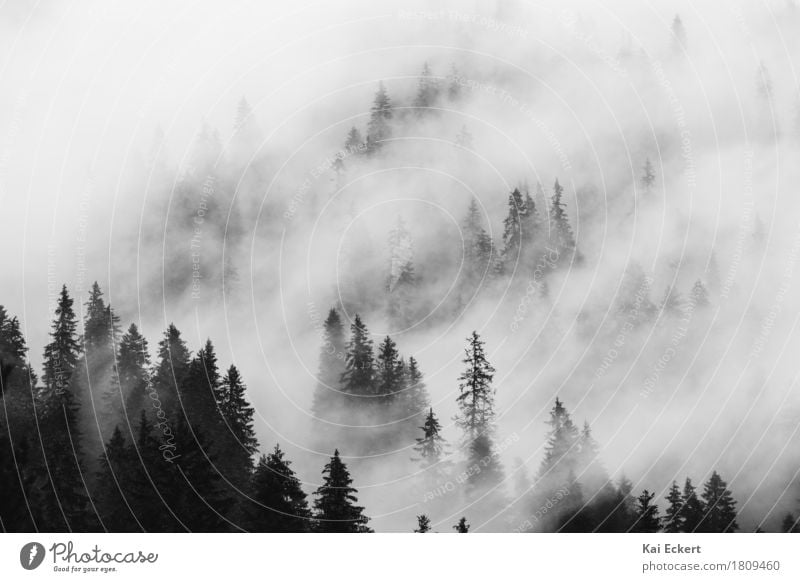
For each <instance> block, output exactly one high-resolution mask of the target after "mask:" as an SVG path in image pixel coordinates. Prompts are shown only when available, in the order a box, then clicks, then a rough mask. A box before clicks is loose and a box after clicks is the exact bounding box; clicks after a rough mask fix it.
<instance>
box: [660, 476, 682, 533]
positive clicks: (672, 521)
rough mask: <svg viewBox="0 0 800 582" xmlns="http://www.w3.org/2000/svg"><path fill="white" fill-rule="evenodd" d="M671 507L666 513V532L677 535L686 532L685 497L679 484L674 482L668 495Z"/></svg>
mask: <svg viewBox="0 0 800 582" xmlns="http://www.w3.org/2000/svg"><path fill="white" fill-rule="evenodd" d="M667 501H668V502H669V507H667V510H666V511H665V512H664V531H665V532H667V533H677V532H681V531H684V529H685V528H684V523H685V521H686V520H685V518H684V516H683V495H681V489H680V487H678V484H677V483H676V482H675V481H673V482H672V486H671V487H670V488H669V493H668V494H667Z"/></svg>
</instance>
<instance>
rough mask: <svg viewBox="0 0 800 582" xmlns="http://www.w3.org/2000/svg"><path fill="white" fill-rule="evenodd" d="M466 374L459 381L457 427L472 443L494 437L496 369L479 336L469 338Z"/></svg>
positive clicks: (474, 335) (466, 354)
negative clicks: (488, 357)
mask: <svg viewBox="0 0 800 582" xmlns="http://www.w3.org/2000/svg"><path fill="white" fill-rule="evenodd" d="M462 362H463V363H464V364H465V365H466V370H464V372H462V373H461V375H460V376H459V377H458V388H459V392H460V393H459V395H458V397H457V398H456V402H457V404H458V408H459V414H458V415H457V416H456V419H455V420H456V425H457V426H458V427H459V428H461V429H462V430H463V431H464V436H465V439H466V440H467V441H468V442H471V441H473V440H474V439H475V437H477V436H478V435H480V434H483V433H491V432H492V430H493V422H494V393H495V390H494V388H492V379H493V378H494V372H495V369H494V367H492V365H491V364H490V363H489V361H488V360H487V359H486V354H485V351H484V342H483V341H481V338H480V336H479V335H478V332H476V331H473V332H472V335H471V336H470V337H469V338H467V348H466V350H465V358H464V359H463V360H462Z"/></svg>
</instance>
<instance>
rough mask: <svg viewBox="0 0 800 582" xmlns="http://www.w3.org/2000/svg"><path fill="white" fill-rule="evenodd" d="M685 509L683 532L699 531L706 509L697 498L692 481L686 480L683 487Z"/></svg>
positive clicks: (682, 512)
mask: <svg viewBox="0 0 800 582" xmlns="http://www.w3.org/2000/svg"><path fill="white" fill-rule="evenodd" d="M682 497H683V508H682V509H681V517H682V518H683V523H682V529H681V531H682V532H685V533H691V532H695V531H699V527H700V524H701V522H702V521H703V517H704V515H705V511H706V510H705V507H704V506H703V502H702V501H701V500H700V499H699V498H698V497H697V492H696V491H695V487H694V485H692V480H691V479H689V478H688V477H687V478H686V483H685V484H684V486H683V496H682Z"/></svg>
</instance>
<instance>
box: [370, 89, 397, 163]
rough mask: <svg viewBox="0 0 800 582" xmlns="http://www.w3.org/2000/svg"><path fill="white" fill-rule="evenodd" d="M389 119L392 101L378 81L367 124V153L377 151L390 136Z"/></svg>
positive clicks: (390, 117)
mask: <svg viewBox="0 0 800 582" xmlns="http://www.w3.org/2000/svg"><path fill="white" fill-rule="evenodd" d="M391 119H392V103H391V101H390V99H389V95H388V94H387V93H386V87H385V86H384V84H383V82H380V83H378V92H377V93H375V99H374V101H373V104H372V109H371V111H370V118H369V123H368V124H367V153H369V154H374V153H377V152H378V151H380V149H381V148H382V147H383V146H384V142H385V140H387V139H389V138H391V136H392V128H391V125H390V123H391Z"/></svg>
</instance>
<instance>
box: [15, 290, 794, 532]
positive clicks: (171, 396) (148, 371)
mask: <svg viewBox="0 0 800 582" xmlns="http://www.w3.org/2000/svg"><path fill="white" fill-rule="evenodd" d="M81 323H82V328H81ZM79 329H82V333H79ZM50 335H51V338H52V342H51V343H49V344H48V345H47V346H46V347H45V349H44V369H43V373H42V377H41V381H39V379H38V378H37V375H36V374H35V373H34V371H33V370H32V369H31V368H30V366H29V364H28V362H27V358H26V352H27V346H26V345H25V340H24V338H23V336H22V334H21V333H20V328H19V321H18V319H17V318H15V317H10V316H9V315H8V314H7V313H6V312H5V310H4V309H1V308H0V342H1V343H0V346H1V349H2V351H1V352H0V354H2V374H3V376H2V379H3V384H2V387H3V402H4V411H5V414H4V422H3V435H2V437H3V438H2V441H1V442H2V449H0V450H2V452H3V459H2V464H1V465H0V467H1V468H2V476H1V480H0V483H2V492H3V494H2V505H0V510H1V511H0V519H1V520H2V526H3V529H4V531H9V532H21V531H54V532H60V531H110V532H132V531H161V532H175V531H242V530H244V531H262V532H370V531H372V530H371V529H370V528H369V525H368V523H369V517H368V513H365V511H366V510H365V508H364V507H361V506H359V505H358V504H357V502H358V499H357V497H356V494H357V489H356V488H355V487H353V479H352V477H351V475H350V472H349V471H348V468H347V466H346V464H345V462H344V461H343V460H342V458H341V457H340V454H339V451H338V449H337V450H334V451H333V456H332V457H331V458H330V462H329V463H327V464H326V465H325V466H324V468H323V469H322V476H323V482H324V484H323V485H321V486H320V487H319V488H318V489H317V490H316V491H314V492H313V502H312V503H309V499H308V495H307V493H306V492H305V491H304V490H303V488H302V486H301V483H300V482H299V481H298V479H297V477H296V476H295V474H294V472H293V471H292V469H291V461H289V460H288V459H286V458H285V455H284V452H283V451H282V450H281V448H280V444H277V445H275V448H274V449H272V450H271V451H270V452H269V454H259V443H258V440H257V439H256V436H255V434H254V431H253V426H252V424H253V408H252V407H251V406H250V404H249V402H248V400H247V394H246V387H245V383H244V380H243V378H242V376H241V374H240V372H239V370H238V369H237V368H236V366H234V365H231V366H229V367H228V368H227V370H225V371H224V372H222V371H221V370H220V367H219V364H218V361H217V357H216V354H215V351H214V344H213V343H212V342H211V340H208V341H207V342H206V344H205V345H204V346H202V347H201V348H200V349H199V350H198V351H197V353H196V354H194V355H192V353H191V352H190V351H189V349H188V348H187V346H186V344H185V342H184V341H183V339H182V338H181V333H180V331H179V330H178V329H177V328H176V327H175V326H170V327H169V328H168V329H167V330H166V331H165V332H164V335H163V337H162V339H161V340H160V341H159V342H158V356H157V360H156V361H155V362H154V363H153V364H151V362H150V356H149V351H148V343H147V340H146V339H145V338H144V337H142V335H141V334H140V333H139V331H138V329H137V327H136V325H135V324H131V325H130V326H129V327H128V329H127V331H126V332H125V333H121V331H120V328H119V320H118V318H117V316H116V315H115V314H114V311H113V309H112V308H111V306H110V305H107V304H106V303H105V302H104V300H103V294H102V292H101V290H100V288H99V286H98V285H97V284H96V283H95V285H94V286H93V287H92V291H91V294H90V296H89V298H88V300H87V302H86V319H85V321H83V322H79V321H78V319H77V317H76V315H75V311H74V308H73V299H72V298H71V297H70V295H69V293H68V291H67V288H66V286H64V287H63V289H62V291H61V295H60V297H59V301H58V306H57V308H56V313H55V319H54V321H53V324H52V329H51V332H50ZM463 364H464V371H463V373H462V374H461V375H460V376H459V378H458V379H457V381H458V386H459V396H458V408H459V410H460V414H459V416H458V418H457V419H456V423H457V425H458V426H459V427H460V428H461V429H462V431H463V442H462V443H460V444H459V446H458V449H459V450H461V451H464V455H463V458H460V457H459V456H454V455H453V454H452V453H450V452H449V450H448V449H449V446H448V443H447V442H446V441H445V440H444V438H443V437H442V435H441V434H440V430H441V425H440V423H439V420H438V418H437V416H436V413H435V412H434V410H433V408H431V407H429V403H428V397H427V393H426V390H425V383H424V380H423V376H422V372H421V371H420V369H419V365H418V363H417V362H416V360H415V359H414V358H413V357H412V358H409V360H408V363H407V364H406V362H405V360H404V359H403V358H402V356H400V354H399V353H398V351H397V348H396V345H395V343H394V342H393V341H392V339H391V338H390V337H386V338H385V339H384V340H383V341H382V342H381V343H380V345H379V346H378V348H377V350H375V349H374V347H373V343H372V340H371V339H370V334H369V332H368V330H367V328H366V325H365V324H364V323H363V322H362V321H361V319H360V318H359V317H358V316H356V318H355V320H354V321H353V323H352V324H351V325H350V334H349V337H346V334H345V330H344V326H343V323H342V320H341V318H340V316H339V314H338V312H337V310H336V309H331V310H330V313H329V315H328V317H327V319H326V320H325V341H324V345H323V347H322V357H321V361H320V386H319V387H318V389H317V392H316V398H315V401H314V407H315V409H317V410H319V415H320V417H329V418H328V419H327V420H330V418H333V417H335V419H336V423H338V424H340V425H343V426H346V425H347V424H348V423H350V422H355V418H356V417H362V418H363V416H364V415H367V416H368V417H369V418H370V419H371V421H372V422H374V423H375V425H376V426H377V427H379V428H377V429H375V430H374V431H373V432H372V434H370V436H369V438H367V439H364V440H363V441H362V442H360V443H358V442H356V443H350V444H349V445H348V446H349V448H350V449H355V448H356V447H359V448H360V450H359V454H370V453H374V452H376V451H379V450H380V449H381V448H384V447H391V446H393V445H394V443H396V442H397V441H401V440H403V439H404V438H414V439H415V441H416V445H415V446H414V453H415V458H414V461H415V462H417V463H419V466H420V478H419V483H418V485H419V487H420V491H424V492H425V494H426V495H428V496H430V497H431V498H434V497H437V496H441V495H442V494H444V493H446V492H447V491H448V490H449V489H450V488H451V487H453V486H454V485H453V482H454V481H455V482H456V483H457V484H458V487H464V488H465V489H466V490H467V491H469V494H470V495H474V496H481V497H486V496H488V497H489V498H490V500H491V506H492V508H493V510H494V511H495V512H496V513H497V518H496V519H498V520H499V519H501V518H502V520H503V522H502V524H498V527H499V528H501V529H502V528H503V527H505V528H509V527H511V528H513V529H514V531H569V532H588V531H598V532H628V531H633V532H656V531H662V530H663V531H667V532H695V531H697V532H732V531H736V530H737V529H738V525H737V523H736V509H735V506H736V502H735V501H734V499H733V497H732V495H731V492H730V491H729V490H728V488H727V485H726V483H725V481H723V480H722V478H721V477H720V476H719V475H718V474H717V473H716V472H714V473H713V474H712V475H711V476H710V477H709V479H708V481H707V482H706V483H705V485H704V486H703V490H702V493H698V492H697V491H696V490H695V486H694V485H693V484H692V481H691V479H689V478H687V479H686V482H685V484H684V485H683V487H682V488H681V487H679V485H678V484H677V483H674V482H673V483H672V486H671V488H670V490H669V496H668V497H667V499H666V502H667V504H668V505H667V506H666V509H665V510H664V512H663V515H662V514H660V513H659V508H658V505H657V504H656V503H655V502H654V499H653V497H654V494H653V493H650V492H648V491H647V490H644V491H642V492H641V494H640V495H638V496H636V495H635V494H634V492H633V491H632V485H631V483H630V481H628V480H627V479H626V478H625V477H621V478H620V479H619V480H618V481H617V482H614V481H612V480H611V479H610V478H609V476H608V474H607V473H606V472H605V471H604V469H603V466H602V464H601V462H600V459H599V454H598V446H597V443H596V442H595V440H594V439H593V437H592V433H591V428H590V427H589V425H588V424H584V425H583V427H582V428H579V427H578V426H576V425H575V423H574V422H573V421H572V419H571V417H570V414H569V412H568V411H567V409H566V408H565V406H564V404H563V403H562V402H560V401H559V400H558V399H557V400H556V402H555V405H554V406H553V409H552V411H551V412H550V420H549V421H548V431H547V435H546V447H545V454H544V459H543V460H542V464H541V467H540V470H539V474H538V476H537V480H536V484H535V486H532V487H530V488H528V489H527V490H525V491H522V492H519V495H518V497H517V499H516V500H515V501H514V503H513V504H514V505H515V506H516V507H517V508H518V509H517V510H515V511H514V512H512V513H513V516H514V517H516V518H517V519H520V515H522V516H523V517H522V519H521V520H520V521H519V522H518V524H517V525H516V527H514V525H513V522H511V521H509V520H510V519H511V518H510V516H509V515H507V514H505V513H504V511H503V510H504V509H506V508H507V506H508V504H509V503H510V500H509V499H506V498H505V497H504V494H503V493H502V489H501V488H500V487H499V486H500V484H501V482H502V480H503V467H502V464H501V463H500V460H499V455H498V452H497V448H498V443H497V441H496V439H495V411H494V388H493V385H492V380H493V377H494V373H495V370H494V368H493V367H492V365H491V363H490V362H489V361H488V360H487V357H486V353H485V349H484V343H483V341H482V340H481V338H480V336H479V335H478V334H477V333H475V332H474V333H473V334H472V335H471V337H469V338H468V339H467V344H466V348H465V351H464V359H463ZM93 382H99V383H101V385H102V388H101V389H100V390H97V389H93V388H92V383H93ZM334 386H335V387H336V388H333V387H334ZM86 416H88V418H89V419H90V422H89V423H88V424H89V425H91V426H92V430H88V431H81V430H80V429H79V426H81V425H82V423H81V420H80V419H81V418H82V417H86ZM420 420H423V422H422V425H421V426H419V427H416V426H415V424H417V423H419V422H420ZM328 426H330V425H328ZM321 430H322V427H321ZM406 435H407V436H406ZM324 440H325V441H326V442H334V443H335V442H337V440H340V438H339V435H337V434H336V431H335V430H330V429H328V430H327V432H326V434H324ZM500 444H502V443H500ZM484 505H485V502H484ZM520 507H527V509H528V511H529V512H530V513H529V514H528V516H527V517H525V514H524V513H522V514H520V513H519V511H520V509H519V508H520ZM484 511H485V510H484ZM453 527H454V529H455V530H456V531H458V532H461V533H466V532H467V531H468V530H469V523H468V522H467V521H466V517H464V518H461V519H460V521H459V522H458V523H457V524H456V525H455V526H453ZM784 528H785V529H786V530H787V531H797V529H798V527H797V524H796V522H795V519H794V518H793V517H792V516H791V515H787V516H786V520H785V523H784ZM414 531H417V532H428V531H431V525H430V518H429V516H427V515H425V514H421V515H419V516H418V527H417V529H415V530H414Z"/></svg>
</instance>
